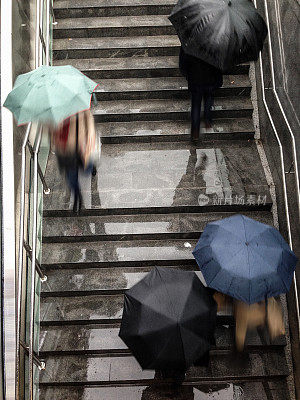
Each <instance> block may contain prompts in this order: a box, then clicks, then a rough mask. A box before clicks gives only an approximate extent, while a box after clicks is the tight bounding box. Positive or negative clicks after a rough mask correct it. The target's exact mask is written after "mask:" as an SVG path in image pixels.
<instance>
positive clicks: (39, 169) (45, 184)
mask: <svg viewBox="0 0 300 400" xmlns="http://www.w3.org/2000/svg"><path fill="white" fill-rule="evenodd" d="M28 149H29V151H30V154H31V157H33V156H34V151H33V147H32V145H31V143H30V142H28ZM37 168H38V174H39V176H40V178H41V181H42V183H43V187H44V193H45V194H49V193H50V192H51V189H50V188H49V186H48V185H47V182H46V180H45V177H44V174H43V171H42V169H41V166H40V164H39V162H38V167H37Z"/></svg>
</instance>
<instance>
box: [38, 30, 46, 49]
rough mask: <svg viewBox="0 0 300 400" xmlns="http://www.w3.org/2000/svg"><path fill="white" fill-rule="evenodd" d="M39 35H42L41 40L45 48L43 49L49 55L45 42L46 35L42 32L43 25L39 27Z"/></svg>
mask: <svg viewBox="0 0 300 400" xmlns="http://www.w3.org/2000/svg"><path fill="white" fill-rule="evenodd" d="M39 37H40V41H41V43H42V48H43V50H44V53H45V55H47V48H46V43H45V40H44V36H43V34H42V30H41V27H39Z"/></svg>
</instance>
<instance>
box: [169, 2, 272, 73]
mask: <svg viewBox="0 0 300 400" xmlns="http://www.w3.org/2000/svg"><path fill="white" fill-rule="evenodd" d="M169 19H170V21H171V22H172V24H173V25H174V27H175V29H176V31H177V34H178V36H179V39H180V41H181V45H182V47H183V49H184V51H185V52H186V53H187V54H190V55H192V56H195V57H198V58H200V59H202V60H203V61H205V62H207V63H209V64H212V65H214V66H215V67H217V68H219V69H221V70H223V71H224V70H227V69H228V68H229V67H231V66H232V65H235V64H240V63H243V62H246V61H255V60H257V59H258V56H259V52H260V51H261V49H262V47H263V42H264V40H265V38H266V35H267V27H266V24H265V22H264V20H263V18H262V17H261V16H260V15H259V14H258V12H257V10H256V9H255V7H254V5H253V3H252V2H251V1H250V0H229V1H227V0H225V1H223V0H179V1H178V3H177V5H176V6H175V8H174V9H173V11H172V13H171V15H170V16H169Z"/></svg>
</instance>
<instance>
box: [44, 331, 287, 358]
mask: <svg viewBox="0 0 300 400" xmlns="http://www.w3.org/2000/svg"><path fill="white" fill-rule="evenodd" d="M119 329H120V325H119V324H115V325H110V326H109V325H102V326H101V325H98V326H88V327H83V326H81V325H78V326H63V327H51V326H50V327H43V328H42V330H41V335H40V337H41V339H40V352H39V354H40V357H41V358H44V357H48V356H54V355H57V356H65V355H84V354H85V355H96V354H98V355H100V354H102V355H106V356H107V355H113V354H114V355H115V354H120V355H121V354H126V355H130V351H129V349H128V348H127V346H126V345H125V343H124V342H123V341H122V339H120V337H119ZM234 331H235V328H234V326H233V325H218V326H217V328H216V332H215V338H216V346H213V347H212V350H211V353H215V354H216V353H219V354H220V353H222V352H226V351H230V350H232V349H234V335H235V332H234ZM285 345H286V340H285V337H284V336H281V337H280V338H277V339H276V341H274V342H272V343H271V341H270V339H269V337H268V335H267V333H266V332H264V331H259V332H257V331H251V332H249V333H248V334H247V338H246V342H245V346H246V347H245V350H246V351H248V352H251V351H256V352H259V351H261V352H264V351H265V350H266V346H269V347H268V348H269V349H270V351H271V350H272V351H277V350H280V349H282V348H283V347H284V346H285Z"/></svg>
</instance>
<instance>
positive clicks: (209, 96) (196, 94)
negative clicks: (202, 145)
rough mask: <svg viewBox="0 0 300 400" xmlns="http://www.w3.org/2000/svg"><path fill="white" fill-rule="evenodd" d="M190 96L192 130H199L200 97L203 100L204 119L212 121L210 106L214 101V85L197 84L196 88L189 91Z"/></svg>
mask: <svg viewBox="0 0 300 400" xmlns="http://www.w3.org/2000/svg"><path fill="white" fill-rule="evenodd" d="M191 97H192V107H191V122H192V132H199V129H200V113H201V103H202V98H203V100H204V119H205V120H206V121H208V122H211V121H212V117H211V108H212V106H213V103H214V87H213V86H200V85H197V89H196V90H192V91H191Z"/></svg>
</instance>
